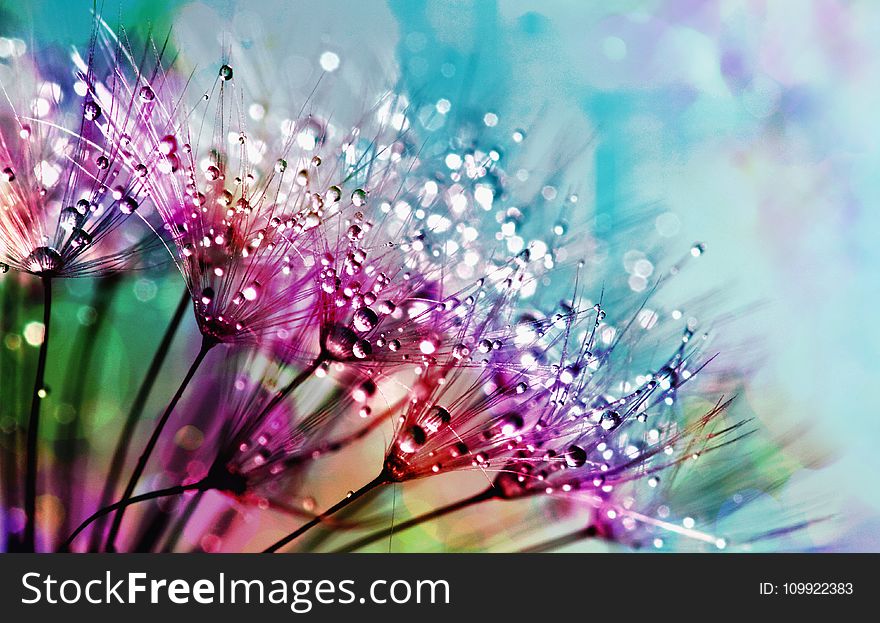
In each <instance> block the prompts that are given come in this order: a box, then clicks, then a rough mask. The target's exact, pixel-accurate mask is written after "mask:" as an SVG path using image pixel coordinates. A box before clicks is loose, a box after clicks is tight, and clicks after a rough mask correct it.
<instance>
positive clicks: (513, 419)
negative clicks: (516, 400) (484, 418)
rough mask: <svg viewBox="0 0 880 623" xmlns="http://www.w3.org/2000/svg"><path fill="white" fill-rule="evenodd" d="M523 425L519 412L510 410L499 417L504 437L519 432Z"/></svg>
mask: <svg viewBox="0 0 880 623" xmlns="http://www.w3.org/2000/svg"><path fill="white" fill-rule="evenodd" d="M524 425H525V422H524V421H523V417H522V416H521V415H520V414H519V413H514V412H512V411H511V412H510V413H507V414H505V415H504V417H503V418H501V425H500V430H501V434H502V435H504V436H505V437H513V436H514V435H518V434H519V432H520V431H521V430H522V428H523V426H524Z"/></svg>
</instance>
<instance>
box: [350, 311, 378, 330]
mask: <svg viewBox="0 0 880 623" xmlns="http://www.w3.org/2000/svg"><path fill="white" fill-rule="evenodd" d="M378 322H379V316H378V315H376V312H374V311H373V310H372V309H370V308H369V307H363V308H361V309H359V310H357V311H356V312H355V313H354V319H353V321H352V324H353V325H354V328H355V329H356V330H357V331H361V332H366V331H371V330H372V329H373V328H375V326H376V324H377V323H378Z"/></svg>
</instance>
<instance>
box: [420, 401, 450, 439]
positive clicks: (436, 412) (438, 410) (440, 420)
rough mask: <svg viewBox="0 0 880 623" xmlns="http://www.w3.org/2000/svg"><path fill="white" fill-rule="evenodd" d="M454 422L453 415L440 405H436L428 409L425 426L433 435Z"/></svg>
mask: <svg viewBox="0 0 880 623" xmlns="http://www.w3.org/2000/svg"><path fill="white" fill-rule="evenodd" d="M451 421H452V415H450V413H449V411H447V410H446V409H444V408H443V407H441V406H439V405H434V406H432V407H431V408H430V409H428V414H427V415H426V416H425V420H424V422H423V425H424V427H425V430H427V431H428V432H429V433H431V434H432V435H433V434H434V433H436V432H437V431H439V430H440V429H441V428H443V427H444V426H447V425H448V424H449V422H451Z"/></svg>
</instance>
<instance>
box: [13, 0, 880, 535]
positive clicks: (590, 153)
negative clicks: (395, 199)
mask: <svg viewBox="0 0 880 623" xmlns="http://www.w3.org/2000/svg"><path fill="white" fill-rule="evenodd" d="M89 6H90V3H71V2H48V1H42V2H33V3H22V2H15V3H10V2H5V3H2V4H0V23H2V28H0V34H2V36H3V38H2V39H0V56H8V55H10V54H12V53H14V49H15V46H17V45H22V44H24V45H27V46H35V47H41V46H48V47H51V46H67V45H71V44H76V45H83V44H84V43H85V42H87V39H88V36H89V33H90V30H91V18H90V14H89ZM101 11H102V13H103V14H104V15H105V17H106V18H107V20H108V21H109V22H110V23H111V24H114V23H119V24H121V25H124V26H125V27H127V28H128V29H130V30H131V31H133V32H139V33H141V34H143V33H146V32H147V31H148V30H150V29H152V32H153V33H154V35H157V36H164V33H165V32H168V31H169V29H171V32H172V39H173V42H174V47H175V51H176V53H177V54H178V55H179V58H178V61H179V62H180V63H181V64H182V65H183V66H184V67H188V68H192V70H193V71H194V72H196V73H195V75H196V76H197V77H198V75H199V73H198V72H200V71H206V72H208V73H210V74H213V73H215V72H216V68H215V64H216V60H217V59H218V58H219V56H220V55H221V54H223V53H224V52H226V51H231V53H232V54H233V55H234V56H235V57H236V59H237V62H238V66H237V76H238V77H239V78H240V79H243V80H244V83H245V85H246V86H247V87H248V88H250V89H253V90H260V91H262V92H265V91H267V88H266V87H267V85H280V84H283V85H285V89H286V90H284V94H285V95H284V97H287V96H288V94H290V93H300V94H305V95H307V94H308V92H309V90H310V89H311V88H312V87H313V85H314V83H315V80H316V79H317V77H318V76H319V75H320V74H321V72H322V68H321V65H322V61H321V58H322V55H323V54H325V53H326V52H332V53H333V54H334V55H335V56H336V57H337V58H338V63H339V66H338V75H337V79H336V80H337V83H336V84H337V86H336V87H334V97H336V98H338V99H339V100H340V101H339V103H338V106H339V109H340V111H343V110H344V109H345V104H344V101H341V100H344V99H345V98H351V99H353V100H356V99H357V98H358V97H359V93H363V92H364V91H367V90H370V89H376V88H381V87H383V86H387V85H389V84H392V85H394V84H397V85H399V88H402V89H406V90H408V91H410V92H413V93H418V96H419V99H420V100H421V101H427V102H432V101H439V100H441V99H445V100H448V101H449V102H450V105H451V107H452V111H451V114H452V115H454V114H457V113H458V111H477V112H478V113H479V114H480V115H483V114H484V113H490V112H491V113H493V114H494V115H496V116H497V124H496V125H495V126H493V127H496V128H497V130H496V131H498V132H500V133H510V132H512V131H514V130H515V129H518V128H525V129H526V133H527V137H528V140H527V141H526V143H524V150H525V151H524V153H522V154H520V157H521V158H522V159H523V160H524V161H529V162H530V163H531V165H530V166H531V167H532V169H533V170H535V169H537V170H543V172H544V174H545V175H549V174H551V173H552V172H553V171H554V170H555V168H560V169H564V170H565V175H566V176H567V177H569V178H570V179H568V180H567V183H568V185H569V186H572V187H577V188H578V189H579V195H580V201H579V206H581V209H582V210H583V212H582V214H583V217H584V219H585V220H586V221H587V222H588V223H589V226H590V227H591V229H592V230H593V231H594V232H595V234H596V235H597V236H598V237H600V238H601V237H602V236H603V235H605V236H608V237H614V238H615V239H616V240H618V243H617V244H620V245H622V246H621V247H620V250H621V257H622V254H623V252H624V251H627V250H632V251H637V252H642V251H646V250H647V249H646V248H642V246H643V245H647V244H648V243H647V242H646V241H645V240H644V239H640V238H629V239H628V238H627V236H626V231H627V230H626V227H628V225H624V223H632V222H637V223H639V224H640V225H645V224H647V225H649V226H650V227H651V228H652V230H653V231H652V235H653V237H654V240H652V242H651V243H650V244H651V246H657V245H662V246H664V248H668V249H670V253H671V254H673V255H677V254H680V253H683V252H686V251H687V249H689V248H690V246H691V244H692V243H693V242H694V241H701V242H703V243H705V244H706V248H707V252H706V254H705V257H703V258H701V260H700V262H698V263H694V265H693V266H692V267H689V268H688V272H687V275H686V278H684V279H679V280H677V281H676V282H675V283H674V284H673V285H672V286H670V288H668V289H666V290H665V291H664V292H662V293H661V296H663V297H664V298H665V299H667V300H677V299H678V300H687V299H689V298H691V297H699V296H702V295H705V294H707V293H710V294H711V296H712V299H713V305H714V306H715V307H716V308H717V310H719V311H720V312H721V313H726V314H729V315H730V317H731V321H730V322H728V323H727V324H726V325H725V327H724V332H723V337H722V339H721V343H722V345H723V347H722V348H719V350H721V356H720V360H721V361H722V362H724V365H726V366H728V367H731V368H736V367H738V368H741V369H745V370H748V371H749V377H750V378H749V382H748V383H747V384H746V385H745V386H744V387H743V388H742V389H741V391H740V393H739V396H738V403H737V408H738V409H740V410H742V412H743V413H746V414H748V415H749V416H753V417H755V418H757V420H758V421H759V422H760V424H761V427H762V428H763V430H764V432H765V434H766V436H767V437H768V438H769V439H770V440H772V442H773V443H774V444H776V445H777V446H778V447H779V448H780V451H781V452H782V453H783V454H784V457H785V460H786V461H787V464H788V465H789V467H790V469H791V471H792V476H791V477H790V478H789V479H788V480H787V482H786V483H785V485H784V486H783V487H782V488H781V489H780V490H778V491H776V492H774V493H773V495H772V496H768V498H767V500H766V501H764V502H763V504H764V506H761V505H759V506H757V507H756V508H755V509H754V510H753V517H751V519H750V520H751V521H754V522H755V523H756V524H760V522H761V516H762V513H763V512H765V511H766V509H768V508H782V509H792V508H804V509H805V512H809V513H813V514H814V516H819V515H821V516H826V515H833V516H834V519H833V520H832V521H827V522H822V523H820V524H817V525H815V526H812V527H811V528H809V529H808V530H807V531H806V532H805V533H804V534H803V535H800V536H799V537H798V540H797V542H796V543H795V544H794V545H793V547H796V548H802V549H807V548H815V549H831V550H836V551H848V550H855V551H865V550H868V551H880V519H878V517H880V487H878V486H877V478H878V476H880V452H878V447H877V445H876V444H877V443H878V439H880V413H878V408H877V407H876V405H875V402H874V400H873V396H872V394H871V391H873V389H874V387H875V386H874V383H875V382H877V379H878V372H880V366H878V365H877V356H878V354H880V331H877V330H876V329H875V327H874V324H873V322H874V321H873V318H874V317H875V315H876V311H875V308H876V306H877V305H878V304H880V283H878V278H877V275H876V268H877V266H878V265H880V250H878V245H877V244H876V236H877V234H878V232H880V213H878V210H877V209H876V207H875V206H876V205H877V203H878V201H880V183H878V182H877V171H878V170H880V147H878V145H880V142H878V140H877V137H878V136H880V127H878V126H880V116H878V115H877V113H876V111H877V110H878V108H880V80H878V76H880V36H878V35H880V6H878V4H877V3H876V2H873V1H871V0H865V1H863V2H859V1H850V2H845V1H842V0H811V1H805V0H788V1H786V0H774V1H773V2H770V1H768V0H764V1H760V0H752V1H748V0H739V1H734V0H717V1H701V0H656V1H650V0H642V1H625V0H616V1H611V2H601V3H598V2H597V3H589V2H574V1H561V0H556V1H551V0H543V1H541V2H537V1H526V0H502V1H497V2H493V1H489V0H435V1H429V2H411V1H404V0H399V1H393V0H391V1H388V2H384V1H380V0H369V1H366V0H362V1H358V2H354V1H344V0H335V1H330V0H322V1H321V2H305V1H296V0H291V1H288V2H282V1H279V0H267V1H264V2H260V3H254V2H245V1H243V0H239V1H236V0H216V1H205V2H183V1H170V0H165V1H157V0H143V1H141V0H131V1H121V0H106V1H105V2H104V3H102V7H101ZM325 60H326V57H325ZM240 69H242V70H241V71H240ZM268 91H269V92H270V93H273V94H274V95H267V98H269V99H271V98H272V97H275V96H277V97H282V95H281V91H282V90H281V89H277V90H274V91H273V90H272V89H268ZM355 108H357V106H355ZM619 268H620V272H621V274H622V275H624V276H626V272H625V267H624V265H623V264H622V263H621V265H620V267H619ZM94 287H95V285H94V283H91V282H89V281H87V280H83V281H78V280H74V281H68V282H66V283H65V284H63V285H59V288H64V289H65V291H66V294H67V296H65V297H63V299H62V300H61V301H60V302H59V306H69V307H68V310H69V313H70V317H76V318H79V319H80V322H81V323H83V324H89V323H92V322H94V321H95V307H94V305H93V302H92V301H93V292H94ZM179 292H180V287H179V284H178V283H176V282H174V279H173V278H159V277H155V276H151V275H143V276H139V277H136V278H132V279H127V280H125V281H124V282H122V283H121V284H120V285H119V291H118V299H116V301H115V302H114V303H113V305H112V309H111V310H110V311H107V312H105V313H111V314H112V316H113V319H114V322H108V323H107V324H106V325H105V326H104V327H103V328H102V331H103V333H102V337H101V338H100V339H101V340H102V344H103V345H104V346H102V347H101V348H100V351H99V352H100V353H102V354H101V357H103V358H104V359H105V360H104V361H103V365H100V366H97V364H96V367H97V373H98V374H99V375H101V380H100V382H99V383H97V384H96V385H95V387H94V388H91V389H89V391H88V393H87V396H86V398H85V400H86V401H87V402H88V401H89V400H91V401H93V405H94V407H95V412H96V413H99V414H100V413H113V412H114V411H115V410H118V409H119V408H121V407H120V405H123V404H127V401H128V400H129V399H130V398H129V397H130V396H131V392H132V391H133V389H132V388H133V387H136V384H137V383H138V382H139V379H140V374H142V372H141V366H142V364H143V362H144V361H146V358H148V357H149V356H151V354H152V350H153V348H154V346H155V342H156V340H158V336H160V335H161V332H162V331H163V329H164V326H165V322H166V321H167V318H168V317H169V316H170V314H171V311H172V310H173V308H174V306H175V304H176V302H177V299H178V296H179ZM59 309H63V307H59ZM59 313H64V312H61V311H60V312H59ZM35 319H36V315H35ZM189 321H190V320H188V322H189ZM126 327H129V328H130V327H137V328H138V330H137V331H127V330H126ZM189 328H190V329H192V330H191V331H189V333H190V334H192V335H194V334H195V330H194V328H193V327H189ZM12 333H13V334H17V335H21V336H23V337H24V338H25V339H24V342H21V340H19V341H18V344H21V348H24V349H31V350H32V351H33V353H35V352H36V348H34V347H32V346H28V340H27V339H26V338H27V334H26V331H25V328H24V327H18V328H16V330H15V331H12ZM58 339H59V342H57V343H56V344H55V345H53V348H58V349H59V352H63V349H64V348H65V345H64V344H63V339H64V338H63V337H62V336H61V335H60V334H58ZM70 339H72V338H70ZM178 341H179V342H181V343H180V344H177V346H176V348H180V352H184V350H185V349H187V348H189V349H193V348H195V343H194V342H193V343H192V344H183V343H182V342H184V341H185V339H184V338H179V340H178ZM12 342H13V343H15V340H14V339H13V340H12ZM5 343H6V347H7V348H9V347H10V338H9V336H8V335H7V336H6V338H5ZM187 352H189V351H187ZM187 357H188V355H187V356H181V357H179V358H175V360H174V361H173V362H172V363H171V364H170V365H169V366H167V368H168V369H167V370H166V371H165V372H164V373H163V374H166V373H167V375H168V378H169V379H173V378H175V375H176V378H180V376H181V375H182V373H183V372H184V371H185V366H186V363H187ZM62 368H64V365H60V366H59V369H57V370H56V372H55V373H54V374H56V376H55V378H58V376H57V374H59V370H60V369H62ZM52 375H53V373H52V372H50V376H49V378H50V379H51V378H52ZM169 382H170V381H169ZM97 387H100V388H101V392H100V393H99V392H98V391H97V390H96V388H97ZM160 394H161V392H155V394H154V401H155V403H154V404H151V407H152V409H153V411H157V410H158V409H159V408H160V407H161V404H162V402H163V400H164V399H163V398H162V396H161V395H160ZM55 410H56V419H57V420H58V421H59V422H62V423H63V420H64V409H63V405H60V406H59V404H56V405H55ZM94 426H95V430H93V431H91V433H90V443H91V444H92V445H93V446H95V448H96V450H97V451H98V452H99V453H100V452H101V451H104V452H107V453H109V452H110V451H111V448H112V443H113V440H114V438H115V433H112V432H107V431H105V432H104V433H103V434H102V429H101V422H100V420H99V421H98V422H97V423H96V424H95V425H94ZM111 430H115V428H111ZM102 444H104V445H105V446H106V447H103V448H102ZM381 444H382V440H381V439H379V440H378V441H377V442H376V444H375V445H376V447H380V446H381ZM357 452H361V453H363V456H364V457H365V458H364V460H363V463H364V464H366V463H368V462H369V463H370V465H372V461H374V460H375V459H374V458H367V457H373V456H374V454H375V448H371V446H370V445H369V444H365V446H364V447H363V448H362V449H360V450H357ZM371 452H372V454H371ZM372 469H373V468H372V467H371V466H370V467H366V468H365V467H363V466H361V467H359V463H358V461H356V460H354V461H353V460H351V459H347V460H346V461H340V464H339V467H338V468H337V469H336V471H335V472H334V473H335V479H336V480H338V482H337V481H336V480H335V481H333V482H328V483H324V484H323V485H321V486H324V487H326V489H327V491H324V492H322V493H319V494H316V496H317V497H318V499H319V506H321V507H323V506H325V505H326V504H329V503H331V502H332V501H333V500H334V499H335V498H336V497H338V494H339V492H344V491H346V490H347V489H350V488H354V487H355V486H356V485H358V484H359V483H360V482H362V481H364V480H365V478H366V477H368V476H369V477H372V473H370V471H371V470H372ZM483 484H485V483H483ZM426 486H427V485H426V483H415V484H414V485H406V486H404V487H400V488H399V490H398V491H396V492H395V504H396V508H397V510H396V512H397V513H400V514H401V516H405V515H406V514H415V513H418V512H421V511H423V510H426V509H428V508H431V507H432V506H433V505H436V504H437V503H439V502H442V501H444V500H446V501H450V500H454V499H457V498H458V497H459V495H460V493H461V491H462V490H464V489H468V490H470V489H474V490H476V488H479V487H480V486H481V485H480V482H479V479H478V480H477V481H476V483H474V480H473V475H451V476H448V477H444V478H442V479H438V482H437V483H434V484H431V491H430V493H428V492H426ZM44 502H45V501H44ZM45 503H47V504H48V503H49V502H45ZM500 506H501V505H500V504H496V505H494V506H491V507H488V506H487V507H485V508H477V509H473V510H472V511H468V512H463V513H460V514H458V515H453V516H451V518H449V519H447V520H444V521H441V522H435V523H432V524H427V525H425V526H423V527H420V528H418V529H416V530H412V531H409V532H407V533H405V534H402V535H400V536H399V538H398V539H397V540H395V545H394V547H395V549H397V548H400V549H405V548H406V547H407V544H409V547H410V548H414V547H417V548H420V549H427V550H439V549H443V548H444V547H446V545H449V546H450V547H452V546H455V547H466V537H467V535H470V534H473V533H475V532H479V531H480V529H481V526H483V527H485V526H489V525H491V524H492V523H493V522H496V521H497V522H500V521H501V520H500V519H498V517H499V516H500V515H501V514H504V515H505V516H506V517H508V518H511V517H514V518H515V517H516V516H517V513H522V514H523V516H525V514H526V512H527V511H526V510H525V509H519V508H507V507H505V508H504V509H501V508H500ZM496 507H498V508H496ZM577 521H578V520H577V519H576V518H574V519H572V520H571V522H570V523H569V529H570V527H571V526H574V525H577ZM506 523H507V524H511V525H512V527H511V528H510V529H509V533H506V534H501V535H495V536H494V537H493V539H492V540H490V541H489V546H490V547H495V548H497V549H499V550H508V549H511V543H517V541H516V539H517V538H518V536H519V535H518V534H517V527H516V522H515V521H508V522H506ZM554 529H556V530H562V531H565V529H566V528H565V527H564V526H561V525H560V526H557V527H556V528H554ZM263 541H265V538H264V539H263ZM384 547H385V548H386V549H387V547H388V546H387V543H386V544H384ZM577 547H579V548H580V549H584V548H596V549H601V548H603V547H605V546H604V545H602V544H596V543H592V544H588V545H583V544H581V545H579V546H577Z"/></svg>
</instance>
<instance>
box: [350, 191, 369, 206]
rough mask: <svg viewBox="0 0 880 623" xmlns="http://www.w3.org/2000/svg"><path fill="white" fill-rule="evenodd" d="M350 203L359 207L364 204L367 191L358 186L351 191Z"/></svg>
mask: <svg viewBox="0 0 880 623" xmlns="http://www.w3.org/2000/svg"><path fill="white" fill-rule="evenodd" d="M351 203H352V204H353V205H355V206H357V207H359V208H360V207H361V206H364V205H366V203H367V193H366V192H365V191H364V190H363V189H362V188H358V189H357V190H355V191H354V192H353V193H351Z"/></svg>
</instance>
